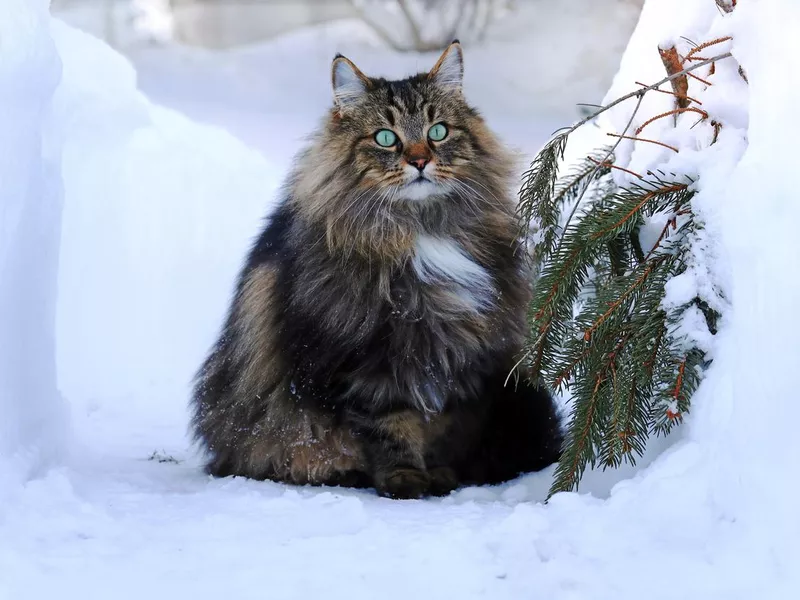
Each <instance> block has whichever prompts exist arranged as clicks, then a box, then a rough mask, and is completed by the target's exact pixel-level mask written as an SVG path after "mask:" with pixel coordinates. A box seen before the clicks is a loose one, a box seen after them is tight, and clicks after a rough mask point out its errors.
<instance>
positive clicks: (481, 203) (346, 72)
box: [296, 41, 513, 234]
mask: <svg viewBox="0 0 800 600" xmlns="http://www.w3.org/2000/svg"><path fill="white" fill-rule="evenodd" d="M463 74H464V61H463V53H462V50H461V45H460V44H459V43H458V41H455V42H453V43H452V44H451V45H450V46H449V47H448V48H447V49H446V50H445V51H444V53H443V54H442V55H441V57H440V58H439V60H438V61H437V62H436V64H435V65H434V66H433V68H432V69H431V70H430V71H429V72H426V73H419V74H417V75H414V76H412V77H409V78H407V79H403V80H399V81H389V80H386V79H383V78H376V77H369V76H367V75H365V74H364V73H363V72H362V71H361V70H359V69H358V67H356V65H355V64H353V62H351V61H350V60H349V59H347V58H345V57H344V56H341V55H337V56H336V57H335V58H334V60H333V65H332V69H331V80H332V87H333V100H334V102H333V106H332V108H331V110H330V113H329V114H328V117H327V119H326V122H325V125H324V127H323V128H322V130H321V131H320V132H318V135H317V136H316V139H315V143H314V144H313V146H312V148H311V149H310V150H309V152H308V153H307V154H306V155H305V157H304V159H303V160H302V161H301V164H300V178H299V180H298V182H297V183H299V184H300V188H301V189H299V190H296V191H298V192H299V193H300V194H301V195H302V196H303V197H304V198H306V199H308V200H309V204H307V205H306V208H307V209H310V210H311V212H314V213H317V214H318V215H319V216H322V213H326V214H327V216H328V218H329V220H333V221H335V222H336V223H340V224H346V225H348V230H349V231H350V232H351V234H352V232H353V231H354V228H353V227H352V226H350V225H351V223H349V222H350V221H352V220H353V219H356V218H358V219H360V223H361V226H362V227H363V226H367V227H369V225H371V224H373V223H375V222H376V221H380V222H385V221H387V220H390V221H392V222H393V223H394V224H395V225H396V226H400V225H397V223H400V221H398V218H399V215H402V214H408V213H409V212H413V211H414V208H415V207H416V208H417V209H419V207H422V206H425V205H431V204H437V205H439V206H440V208H443V209H444V210H445V211H450V212H452V211H464V212H469V213H470V214H471V215H476V214H477V213H480V212H481V211H482V210H484V209H486V210H489V209H490V207H491V206H492V205H494V206H495V207H496V205H497V202H498V196H499V197H500V198H502V199H503V202H505V197H506V187H507V184H508V179H509V176H510V174H511V172H512V170H513V165H512V164H511V161H510V160H509V155H508V154H507V153H506V152H505V150H504V149H503V148H502V146H501V145H500V143H499V142H498V141H497V139H496V138H495V136H494V135H493V134H492V133H491V132H490V131H489V129H488V128H487V127H486V125H485V123H484V121H483V119H482V118H481V117H480V115H479V114H478V113H477V111H476V110H475V109H473V108H472V107H470V106H469V104H467V101H466V99H465V97H464V93H463V91H462V79H463ZM379 224H380V223H379ZM382 231H383V229H382Z"/></svg>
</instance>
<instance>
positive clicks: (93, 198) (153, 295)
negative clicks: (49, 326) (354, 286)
mask: <svg viewBox="0 0 800 600" xmlns="http://www.w3.org/2000/svg"><path fill="white" fill-rule="evenodd" d="M52 29H53V35H54V38H55V40H56V44H57V46H58V49H59V52H60V54H61V57H62V61H63V63H64V81H63V84H62V85H61V87H60V88H59V90H58V93H57V94H56V105H57V109H58V112H59V121H60V122H61V123H62V125H63V131H62V135H63V138H64V140H65V142H64V151H63V178H64V187H65V195H66V209H65V213H64V232H63V245H62V263H61V270H60V278H59V286H60V287H59V290H60V299H59V309H58V358H59V378H60V383H61V387H62V390H63V391H64V393H65V395H66V396H67V397H68V398H69V399H70V400H73V399H74V400H75V402H78V403H79V404H80V408H81V409H83V408H88V409H92V408H93V407H94V406H95V405H96V401H97V400H98V399H102V400H103V402H107V403H114V402H120V403H129V404H130V403H134V404H136V405H137V406H138V410H139V412H141V413H142V414H143V415H145V417H146V416H147V415H151V418H152V419H153V420H154V421H159V420H164V419H166V420H171V422H180V423H181V425H182V426H183V427H185V404H186V399H187V387H186V386H187V383H188V381H189V379H190V378H191V376H192V375H193V374H194V370H195V369H196V368H197V366H198V365H199V363H200V361H201V360H202V356H203V355H204V353H205V352H206V350H207V348H208V347H209V345H210V344H211V342H212V341H213V338H214V336H215V334H216V331H217V327H218V326H219V323H220V321H221V318H222V316H223V314H224V312H225V308H226V305H227V302H228V297H229V293H230V291H231V289H232V284H233V277H234V275H235V274H236V271H237V269H238V266H239V263H240V261H241V257H242V256H243V255H244V253H245V250H246V247H247V245H248V244H249V242H250V238H251V236H253V235H254V234H255V233H256V231H257V229H258V228H259V223H260V220H261V217H262V216H263V214H264V213H265V212H266V211H267V208H268V206H269V204H270V202H272V201H273V200H274V198H275V193H274V192H275V189H276V186H277V183H278V175H277V174H276V173H275V172H274V171H273V169H272V168H271V166H270V165H269V164H268V163H267V162H266V161H265V160H264V159H263V158H262V157H261V156H260V155H259V154H257V153H256V152H254V151H252V150H250V149H248V148H246V147H245V146H244V145H242V144H241V143H240V142H238V141H237V140H235V139H234V138H233V137H232V136H230V135H229V134H227V133H225V132H223V131H222V130H218V129H215V128H212V127H204V126H201V125H197V124H195V123H192V122H191V121H189V120H188V119H186V118H185V117H183V116H181V115H179V114H178V113H175V112H172V111H168V110H166V109H163V108H159V107H157V106H154V105H152V104H151V103H150V102H149V101H148V100H147V99H146V98H145V97H144V96H142V95H141V94H140V93H139V92H138V90H137V88H136V74H135V72H134V70H133V68H132V67H131V66H130V64H129V63H128V62H127V61H126V60H125V59H124V58H122V57H121V56H120V55H118V54H116V53H115V52H113V51H111V50H110V49H109V48H108V47H107V46H105V44H103V43H102V42H100V41H98V40H97V39H95V38H93V37H91V36H89V35H87V34H84V33H81V32H79V31H77V30H74V29H72V28H70V27H68V26H66V25H64V24H62V23H59V22H54V23H53V27H52ZM112 405H113V404H112Z"/></svg>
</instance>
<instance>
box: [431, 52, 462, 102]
mask: <svg viewBox="0 0 800 600" xmlns="http://www.w3.org/2000/svg"><path fill="white" fill-rule="evenodd" d="M428 77H430V78H431V80H433V82H434V83H436V85H438V86H440V87H443V88H445V89H449V90H458V91H460V90H461V83H462V81H463V80H464V54H463V53H462V52H461V44H460V43H459V41H458V40H453V43H452V44H450V45H449V46H448V47H447V49H446V50H445V51H444V53H443V54H442V55H441V56H440V57H439V60H437V61H436V64H435V65H434V66H433V69H431V72H430V73H429V74H428Z"/></svg>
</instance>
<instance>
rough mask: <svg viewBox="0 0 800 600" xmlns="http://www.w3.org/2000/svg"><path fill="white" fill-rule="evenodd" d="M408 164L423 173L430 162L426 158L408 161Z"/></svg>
mask: <svg viewBox="0 0 800 600" xmlns="http://www.w3.org/2000/svg"><path fill="white" fill-rule="evenodd" d="M408 162H409V164H412V165H414V166H415V167H417V170H419V171H423V170H425V166H426V165H427V164H428V163H429V162H430V160H428V159H427V158H413V159H411V160H409V161H408Z"/></svg>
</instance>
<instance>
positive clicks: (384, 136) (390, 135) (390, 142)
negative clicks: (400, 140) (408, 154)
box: [375, 129, 397, 148]
mask: <svg viewBox="0 0 800 600" xmlns="http://www.w3.org/2000/svg"><path fill="white" fill-rule="evenodd" d="M375 141H376V142H377V143H378V146H383V147H384V148H391V147H392V146H394V145H395V144H396V143H397V135H396V134H395V132H394V131H392V130H391V129H380V130H378V132H377V133H376V134H375Z"/></svg>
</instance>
